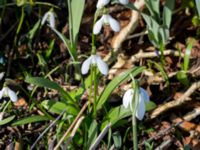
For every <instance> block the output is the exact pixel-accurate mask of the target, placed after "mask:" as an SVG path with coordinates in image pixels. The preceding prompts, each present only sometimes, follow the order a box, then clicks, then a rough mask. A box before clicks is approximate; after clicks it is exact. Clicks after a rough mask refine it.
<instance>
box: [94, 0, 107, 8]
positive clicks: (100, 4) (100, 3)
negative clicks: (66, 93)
mask: <svg viewBox="0 0 200 150" xmlns="http://www.w3.org/2000/svg"><path fill="white" fill-rule="evenodd" d="M109 2H110V0H98V2H97V8H102V7H104V6H105V5H107V4H108V3H109Z"/></svg>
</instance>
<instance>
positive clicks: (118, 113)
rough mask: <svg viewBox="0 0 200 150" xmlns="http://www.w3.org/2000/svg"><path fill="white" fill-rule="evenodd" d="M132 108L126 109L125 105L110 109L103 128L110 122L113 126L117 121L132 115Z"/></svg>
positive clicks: (102, 125)
mask: <svg viewBox="0 0 200 150" xmlns="http://www.w3.org/2000/svg"><path fill="white" fill-rule="evenodd" d="M131 114H132V112H131V109H129V108H128V109H125V108H124V106H123V105H120V106H118V107H115V108H112V109H110V111H109V112H108V114H107V115H106V116H105V117H104V119H103V123H102V124H101V129H103V128H104V127H105V126H106V125H107V124H108V123H109V122H110V123H111V125H112V126H113V125H114V124H115V123H116V122H117V121H119V120H121V119H123V118H125V117H128V116H131Z"/></svg>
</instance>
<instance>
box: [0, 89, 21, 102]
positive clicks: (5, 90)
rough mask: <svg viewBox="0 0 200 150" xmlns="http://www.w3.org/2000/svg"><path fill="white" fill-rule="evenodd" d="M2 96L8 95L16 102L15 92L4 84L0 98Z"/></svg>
mask: <svg viewBox="0 0 200 150" xmlns="http://www.w3.org/2000/svg"><path fill="white" fill-rule="evenodd" d="M3 97H9V98H10V100H11V101H12V102H16V101H17V100H18V97H17V94H16V92H14V91H13V90H11V89H10V88H9V87H7V86H4V87H3V88H2V90H1V91H0V99H2V98H3Z"/></svg>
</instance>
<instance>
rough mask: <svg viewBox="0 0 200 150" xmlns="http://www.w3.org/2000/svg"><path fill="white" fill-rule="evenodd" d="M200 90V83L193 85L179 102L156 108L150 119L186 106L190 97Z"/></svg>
mask: <svg viewBox="0 0 200 150" xmlns="http://www.w3.org/2000/svg"><path fill="white" fill-rule="evenodd" d="M198 88H200V81H198V82H195V83H193V84H192V85H191V86H190V87H189V89H188V90H187V91H186V92H185V93H184V94H183V95H182V96H181V97H180V98H178V99H177V100H173V101H170V102H168V103H166V104H163V105H160V106H159V107H158V108H156V109H155V110H154V111H153V112H152V113H151V115H150V118H151V119H153V118H155V117H157V116H158V115H160V114H161V113H163V112H166V111H167V110H169V109H172V108H175V107H177V106H180V105H182V104H184V103H185V102H186V101H190V100H191V99H189V97H190V95H191V94H192V93H194V92H195V91H196V90H197V89H198Z"/></svg>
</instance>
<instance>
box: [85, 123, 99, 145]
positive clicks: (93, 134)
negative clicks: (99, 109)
mask: <svg viewBox="0 0 200 150" xmlns="http://www.w3.org/2000/svg"><path fill="white" fill-rule="evenodd" d="M97 134H98V123H97V121H96V120H93V121H92V123H91V125H90V128H89V130H88V142H87V146H88V147H90V146H91V145H92V143H93V142H94V141H95V139H96V138H97Z"/></svg>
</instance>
